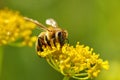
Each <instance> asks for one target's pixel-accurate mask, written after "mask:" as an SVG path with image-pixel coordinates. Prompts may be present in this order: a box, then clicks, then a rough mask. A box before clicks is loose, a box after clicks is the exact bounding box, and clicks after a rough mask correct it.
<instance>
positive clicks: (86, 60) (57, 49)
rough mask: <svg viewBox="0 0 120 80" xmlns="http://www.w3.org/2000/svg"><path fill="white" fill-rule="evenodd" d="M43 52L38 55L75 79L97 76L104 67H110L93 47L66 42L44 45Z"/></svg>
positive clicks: (65, 74)
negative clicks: (72, 44) (74, 45)
mask: <svg viewBox="0 0 120 80" xmlns="http://www.w3.org/2000/svg"><path fill="white" fill-rule="evenodd" d="M42 48H43V52H38V55H39V56H41V57H43V58H45V59H46V60H47V62H48V63H49V64H50V65H51V66H52V67H53V68H54V69H55V70H57V71H59V72H61V73H62V74H63V75H64V76H68V77H72V78H75V79H89V78H94V77H97V76H98V74H99V72H100V71H101V69H102V68H104V69H108V68H109V65H108V62H107V61H103V60H102V59H101V58H99V55H98V54H96V53H94V52H93V49H92V48H89V47H88V46H84V45H80V44H79V42H78V43H77V44H76V47H73V46H70V45H69V44H67V43H66V44H65V45H64V46H62V47H61V46H60V44H59V43H56V46H54V45H52V46H46V47H45V46H43V47H42Z"/></svg>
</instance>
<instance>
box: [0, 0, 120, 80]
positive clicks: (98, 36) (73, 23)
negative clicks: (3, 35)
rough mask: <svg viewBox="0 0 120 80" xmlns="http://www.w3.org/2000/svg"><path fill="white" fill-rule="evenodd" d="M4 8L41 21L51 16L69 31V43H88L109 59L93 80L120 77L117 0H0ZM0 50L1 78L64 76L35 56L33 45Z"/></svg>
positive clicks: (53, 79) (28, 79)
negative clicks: (108, 63)
mask: <svg viewBox="0 0 120 80" xmlns="http://www.w3.org/2000/svg"><path fill="white" fill-rule="evenodd" d="M4 7H8V8H9V9H12V10H17V11H20V13H21V14H22V15H24V16H28V17H30V18H33V19H36V20H38V21H40V22H41V23H43V24H45V20H46V19H47V18H54V19H55V20H56V21H57V22H58V24H59V25H60V26H61V27H62V28H64V29H66V30H68V32H69V42H70V44H73V45H75V44H76V42H77V41H79V42H80V43H81V44H85V45H88V46H90V47H92V48H94V51H95V52H96V53H100V56H101V58H103V59H104V60H108V61H109V62H110V69H109V71H105V70H103V71H102V72H101V73H100V75H99V76H98V77H97V78H96V79H95V80H120V76H119V75H120V0H0V8H1V9H2V8H4ZM40 32H41V31H40V30H36V31H35V32H34V33H35V35H38V34H39V33H40ZM1 52H2V51H1V50H0V68H1V71H0V73H1V74H0V75H1V76H0V80H62V78H63V76H62V75H61V74H60V73H58V72H57V71H55V70H54V69H53V68H51V67H50V66H49V65H48V64H47V62H46V61H45V60H44V59H42V58H39V57H38V56H37V54H36V52H35V49H34V47H32V48H30V47H22V48H19V47H11V46H5V47H4V51H3V52H4V54H3V55H2V54H1ZM71 80H74V79H71Z"/></svg>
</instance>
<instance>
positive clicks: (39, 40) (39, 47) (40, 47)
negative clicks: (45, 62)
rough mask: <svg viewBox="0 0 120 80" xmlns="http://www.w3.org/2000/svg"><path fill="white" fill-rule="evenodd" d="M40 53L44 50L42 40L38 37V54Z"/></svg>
mask: <svg viewBox="0 0 120 80" xmlns="http://www.w3.org/2000/svg"><path fill="white" fill-rule="evenodd" d="M38 51H40V52H42V51H43V49H42V38H41V37H38V41H37V52H38Z"/></svg>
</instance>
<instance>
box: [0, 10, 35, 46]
mask: <svg viewBox="0 0 120 80" xmlns="http://www.w3.org/2000/svg"><path fill="white" fill-rule="evenodd" d="M35 27H36V25H35V24H33V23H32V22H29V21H26V20H25V19H24V17H23V16H21V15H20V14H19V12H17V11H11V10H9V9H3V10H0V46H1V45H6V44H11V43H15V44H17V43H18V45H19V46H23V45H28V46H32V44H33V43H34V42H35V41H36V36H32V30H33V29H35Z"/></svg>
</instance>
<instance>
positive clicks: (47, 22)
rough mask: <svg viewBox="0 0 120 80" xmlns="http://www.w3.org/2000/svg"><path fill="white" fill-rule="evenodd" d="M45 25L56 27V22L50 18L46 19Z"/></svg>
mask: <svg viewBox="0 0 120 80" xmlns="http://www.w3.org/2000/svg"><path fill="white" fill-rule="evenodd" d="M46 24H47V25H50V26H52V27H58V24H57V22H56V21H55V20H54V19H52V18H49V19H47V20H46Z"/></svg>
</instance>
